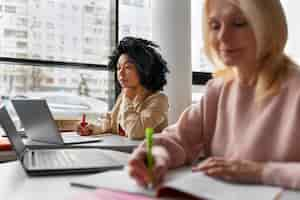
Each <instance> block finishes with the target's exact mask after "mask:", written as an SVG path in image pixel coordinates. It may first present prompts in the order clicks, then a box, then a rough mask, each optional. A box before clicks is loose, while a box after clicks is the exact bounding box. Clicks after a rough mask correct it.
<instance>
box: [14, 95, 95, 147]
mask: <svg viewBox="0 0 300 200" xmlns="http://www.w3.org/2000/svg"><path fill="white" fill-rule="evenodd" d="M12 104H13V105H14V107H15V110H16V112H17V114H18V116H19V118H20V120H21V123H22V125H23V127H24V129H25V132H26V135H27V136H28V138H29V139H30V140H32V141H35V142H42V143H48V144H56V145H64V144H80V143H89V142H100V141H101V139H99V138H95V137H86V136H85V137H83V136H80V135H78V134H77V133H76V132H73V133H67V134H61V133H60V132H59V130H58V127H57V125H56V123H55V121H54V119H53V116H52V114H51V112H50V109H49V107H48V104H47V102H46V100H44V99H16V100H12ZM32 144H34V142H32ZM26 145H30V141H29V143H26Z"/></svg>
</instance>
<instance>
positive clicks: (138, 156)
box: [128, 148, 150, 186]
mask: <svg viewBox="0 0 300 200" xmlns="http://www.w3.org/2000/svg"><path fill="white" fill-rule="evenodd" d="M145 159H146V150H145V149H143V148H140V149H138V150H136V151H134V152H133V154H132V156H131V159H130V160H129V163H128V172H129V175H130V176H131V177H132V178H134V179H135V180H136V181H137V183H138V184H139V185H142V186H146V185H147V183H148V182H149V181H150V176H149V174H148V169H147V167H146V164H145Z"/></svg>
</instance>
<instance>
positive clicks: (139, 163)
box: [128, 131, 169, 188]
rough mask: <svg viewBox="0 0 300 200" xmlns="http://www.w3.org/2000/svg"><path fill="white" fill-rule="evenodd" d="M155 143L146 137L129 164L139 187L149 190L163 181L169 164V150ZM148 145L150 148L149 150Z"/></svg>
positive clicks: (132, 155) (130, 173)
mask: <svg viewBox="0 0 300 200" xmlns="http://www.w3.org/2000/svg"><path fill="white" fill-rule="evenodd" d="M150 132H151V131H150ZM146 133H147V131H146ZM152 133H153V132H152ZM151 138H152V136H151ZM147 140H148V142H147ZM153 142H154V141H153V139H147V135H146V140H145V142H144V144H143V145H141V146H139V147H138V148H136V149H135V151H134V152H133V153H132V154H131V158H130V160H129V163H128V172H129V175H130V176H131V177H132V178H133V179H135V181H136V182H137V183H138V184H139V185H141V186H143V187H148V188H149V186H154V187H155V186H157V185H158V184H160V183H161V182H162V181H163V178H164V177H165V174H166V173H167V171H168V163H169V156H168V153H167V150H166V149H165V148H164V147H162V146H155V145H154V143H153ZM147 143H148V144H149V146H148V147H150V148H148V149H147ZM150 150H151V151H150ZM150 152H151V153H150Z"/></svg>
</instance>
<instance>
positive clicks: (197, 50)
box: [191, 0, 213, 102]
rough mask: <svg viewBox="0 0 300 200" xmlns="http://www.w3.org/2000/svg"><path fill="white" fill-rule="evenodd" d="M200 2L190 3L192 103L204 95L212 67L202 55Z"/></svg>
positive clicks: (196, 0) (194, 0)
mask: <svg viewBox="0 0 300 200" xmlns="http://www.w3.org/2000/svg"><path fill="white" fill-rule="evenodd" d="M202 4H203V2H202V1H198V0H192V1H191V8H192V10H191V28H192V31H191V33H192V36H191V38H192V71H193V86H192V101H193V102H196V101H198V100H199V99H200V98H201V96H202V95H203V93H204V90H205V87H204V85H205V83H206V82H207V81H208V80H209V79H210V78H211V72H212V71H213V68H212V65H211V64H210V63H209V61H208V60H207V58H206V57H205V55H204V53H203V42H202V31H201V27H202V26H201V22H202Z"/></svg>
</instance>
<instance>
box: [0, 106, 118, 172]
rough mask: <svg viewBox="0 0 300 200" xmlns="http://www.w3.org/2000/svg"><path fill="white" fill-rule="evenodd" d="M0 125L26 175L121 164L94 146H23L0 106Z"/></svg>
mask: <svg viewBox="0 0 300 200" xmlns="http://www.w3.org/2000/svg"><path fill="white" fill-rule="evenodd" d="M0 124H1V126H2V128H3V129H4V131H5V132H6V134H7V136H8V139H9V140H10V142H11V144H12V147H13V149H14V150H15V151H16V155H17V158H18V160H19V161H20V162H21V163H22V166H23V168H24V169H25V171H26V172H27V173H28V174H29V175H51V174H67V173H84V172H101V171H106V170H110V169H120V168H122V167H123V165H122V164H121V163H120V162H118V161H116V160H114V159H113V158H112V157H111V156H109V155H108V154H107V153H104V152H103V150H100V149H97V148H56V149H53V148H51V149H47V148H41V149H30V148H29V147H26V146H25V145H24V143H23V141H22V138H21V136H20V135H18V134H17V130H16V127H15V125H14V123H13V122H12V120H11V118H10V116H9V114H8V112H7V110H6V108H5V107H4V106H3V107H2V108H0Z"/></svg>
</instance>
